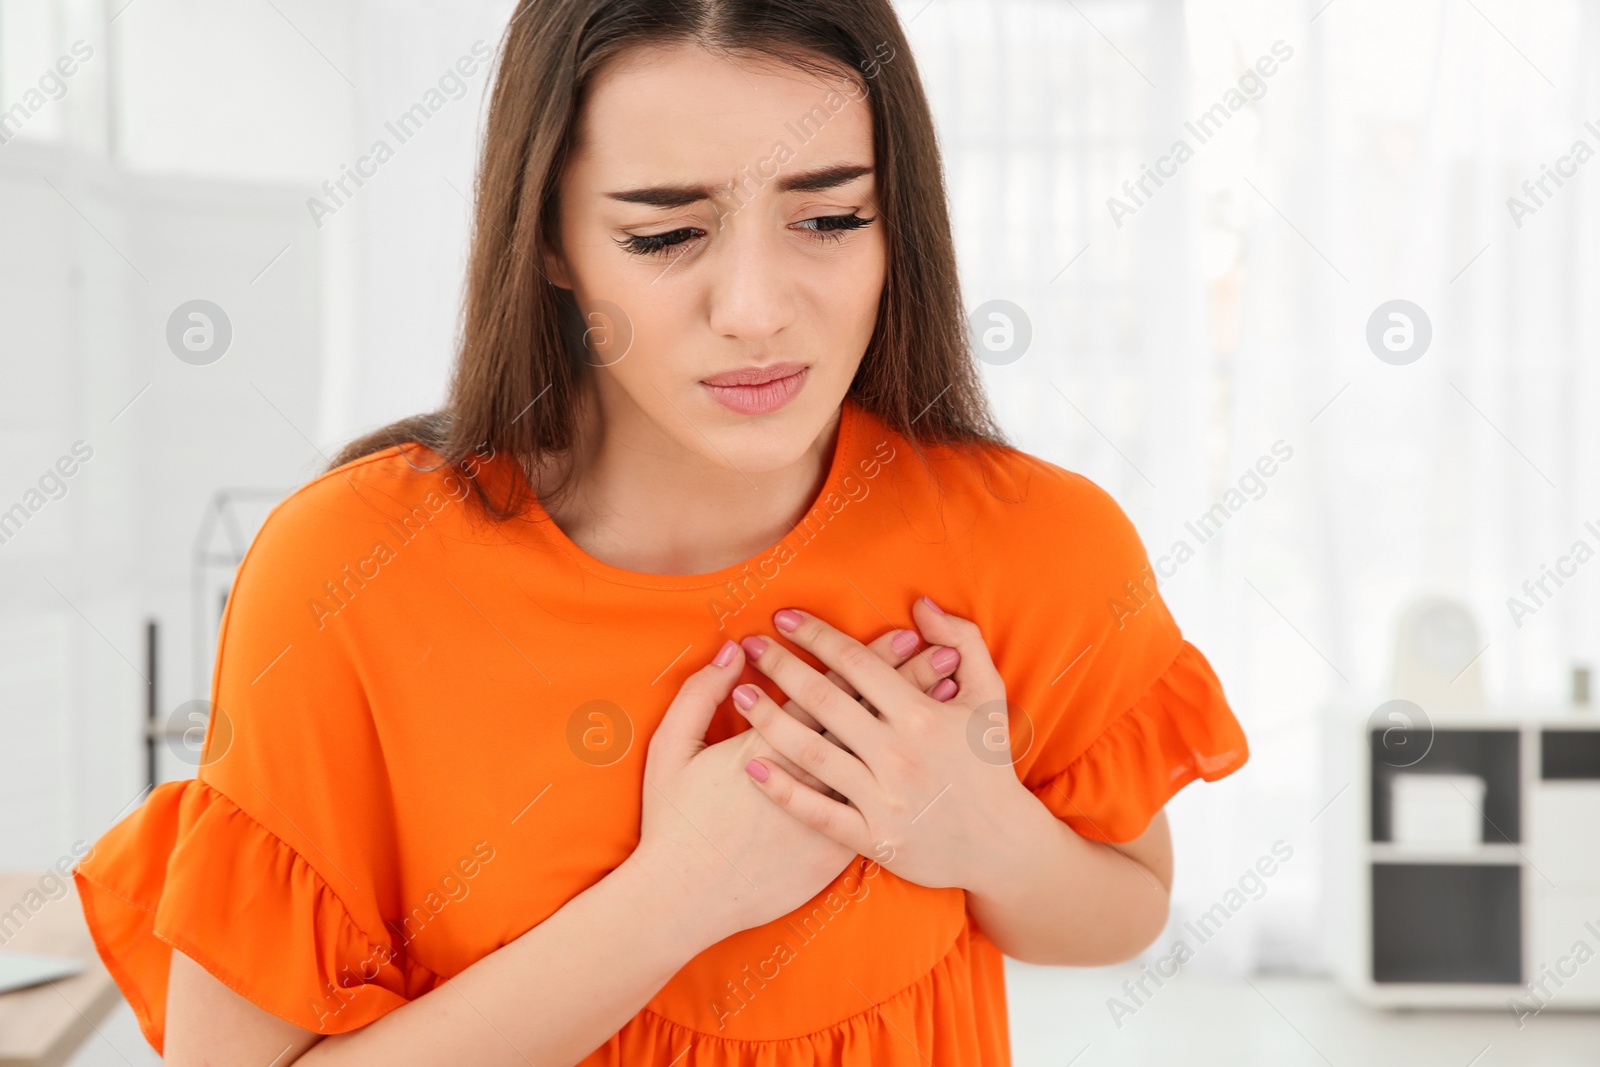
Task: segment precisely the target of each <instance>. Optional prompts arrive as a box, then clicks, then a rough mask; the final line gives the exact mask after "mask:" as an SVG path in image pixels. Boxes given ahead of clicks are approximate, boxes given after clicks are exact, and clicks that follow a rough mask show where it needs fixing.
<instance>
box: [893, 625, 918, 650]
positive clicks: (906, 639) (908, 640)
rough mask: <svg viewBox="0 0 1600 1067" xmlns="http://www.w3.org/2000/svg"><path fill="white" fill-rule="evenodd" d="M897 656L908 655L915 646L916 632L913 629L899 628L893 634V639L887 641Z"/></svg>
mask: <svg viewBox="0 0 1600 1067" xmlns="http://www.w3.org/2000/svg"><path fill="white" fill-rule="evenodd" d="M889 645H890V647H892V648H893V649H894V654H895V655H897V656H909V655H910V654H911V650H912V649H914V648H916V647H917V634H916V631H915V630H901V631H900V632H899V633H897V634H895V635H894V640H892V641H890V642H889Z"/></svg>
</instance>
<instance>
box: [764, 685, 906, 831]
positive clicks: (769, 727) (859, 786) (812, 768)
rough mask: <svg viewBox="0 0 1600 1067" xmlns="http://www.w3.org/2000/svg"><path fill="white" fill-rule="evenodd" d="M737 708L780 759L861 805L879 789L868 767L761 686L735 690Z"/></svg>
mask: <svg viewBox="0 0 1600 1067" xmlns="http://www.w3.org/2000/svg"><path fill="white" fill-rule="evenodd" d="M823 684H824V685H827V684H828V683H827V682H824V683H823ZM733 706H734V707H735V708H737V709H738V710H739V713H740V714H742V715H743V716H744V717H745V718H746V719H749V720H750V725H751V726H754V727H755V728H756V729H757V730H760V731H761V736H762V737H763V738H765V739H766V742H767V744H769V745H771V746H772V747H773V749H774V750H775V751H776V752H778V754H779V755H782V756H784V757H786V758H787V759H789V760H790V761H791V762H792V763H793V764H794V765H795V766H797V767H799V768H800V769H801V770H804V771H807V772H808V773H810V774H813V775H815V776H816V777H817V778H818V779H820V780H821V781H822V782H824V783H826V785H827V786H828V787H829V788H832V789H836V790H838V791H839V792H840V793H842V794H843V795H844V796H846V797H849V798H850V799H851V800H854V801H855V802H856V803H857V804H862V803H864V802H865V801H866V799H867V798H868V795H869V791H870V790H871V789H872V787H873V786H874V785H875V782H874V780H873V777H872V772H871V771H869V770H868V769H867V767H866V765H865V764H864V763H862V762H861V761H860V760H859V759H857V758H856V757H855V756H852V755H850V754H848V753H846V752H844V751H843V750H842V749H840V748H839V746H837V745H834V744H830V743H829V742H828V740H827V739H826V738H824V737H823V736H822V735H821V734H820V733H818V732H817V731H816V730H813V729H811V728H810V727H809V726H804V725H802V724H801V723H800V722H799V721H798V720H796V719H795V717H794V716H792V715H790V714H789V713H788V712H786V711H784V710H783V709H782V708H780V707H778V705H777V703H776V702H775V701H774V700H773V699H772V698H771V697H769V696H767V694H766V693H764V692H762V691H761V687H760V686H757V685H750V684H748V683H747V684H745V685H741V686H738V687H737V688H735V689H734V691H733Z"/></svg>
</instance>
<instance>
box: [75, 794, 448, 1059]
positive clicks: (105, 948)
mask: <svg viewBox="0 0 1600 1067" xmlns="http://www.w3.org/2000/svg"><path fill="white" fill-rule="evenodd" d="M75 877H76V884H77V889H78V896H79V899H80V901H81V902H82V905H83V910H84V915H85V918H86V919H87V922H88V925H89V929H90V931H91V932H92V933H93V935H94V941H95V946H96V948H97V949H98V950H99V953H100V956H101V958H102V959H103V960H104V961H105V964H106V968H107V970H108V971H110V973H111V975H112V977H113V978H114V979H115V980H116V983H117V985H118V986H119V987H120V988H121V989H122V991H123V994H124V995H125V996H126V997H127V1000H128V1003H129V1005H130V1006H131V1007H132V1008H133V1013H134V1016H135V1017H136V1018H137V1019H138V1021H139V1027H140V1030H141V1031H142V1032H143V1033H144V1036H145V1039H146V1040H147V1041H149V1042H150V1044H151V1046H152V1047H154V1048H155V1049H156V1051H157V1052H161V1051H163V1049H164V1045H165V1036H166V1035H165V1021H166V995H167V974H168V968H169V967H170V966H171V963H172V950H173V949H177V950H179V951H180V952H182V953H183V954H184V955H186V956H188V957H189V958H191V959H193V960H194V961H195V962H197V963H199V964H200V965H201V966H202V967H204V968H205V969H206V970H208V971H210V972H211V973H212V974H213V975H215V976H216V977H217V978H218V979H219V980H221V981H222V983H223V984H224V985H226V986H227V987H228V988H230V989H232V990H233V991H234V992H236V993H238V994H239V995H240V996H242V997H244V998H245V999H246V1000H249V1001H251V1002H252V1003H255V1004H257V1005H259V1006H261V1007H263V1008H265V1009H266V1010H268V1011H270V1012H272V1013H273V1014H274V1015H277V1016H278V1017H280V1018H282V1019H286V1020H288V1021H289V1022H291V1023H294V1024H295V1025H296V1026H299V1027H302V1028H304V1029H306V1030H312V1031H317V1032H321V1033H342V1032H344V1031H346V1030H352V1029H355V1028H357V1027H360V1026H365V1025H366V1024H367V1023H370V1022H372V1021H373V1020H375V1019H377V1018H379V1017H380V1016H382V1015H384V1014H385V1013H387V1012H389V1011H391V1010H393V1009H394V1008H396V1007H398V1006H399V1005H400V1004H402V1003H404V1002H405V1001H406V1000H409V999H412V998H414V997H416V996H418V995H420V994H421V993H422V992H425V991H426V989H425V988H423V987H431V984H432V982H431V980H430V979H429V978H428V977H426V976H425V975H424V974H422V973H419V971H418V969H416V968H413V967H409V966H407V965H406V961H405V960H404V959H403V958H401V957H399V956H397V955H396V954H395V953H393V952H392V951H391V949H390V947H389V944H388V941H387V939H383V940H378V939H374V938H373V937H371V936H369V935H368V934H367V933H366V932H364V931H363V930H361V929H360V928H359V927H358V926H357V925H356V924H355V921H354V920H353V919H352V918H351V916H350V913H349V911H348V910H347V909H346V907H345V905H344V903H343V901H341V900H340V898H339V896H338V894H337V893H335V892H334V891H333V889H332V888H331V887H330V886H329V885H328V884H327V882H325V881H324V880H323V879H322V877H321V876H320V875H319V874H318V873H317V871H316V869H315V868H313V867H312V866H311V865H310V864H309V863H307V862H306V860H305V859H304V858H302V857H301V856H300V855H299V854H298V853H297V852H295V850H294V849H292V848H290V847H289V846H288V845H286V844H285V843H284V842H283V841H281V840H280V839H279V838H277V837H276V836H274V835H273V834H272V833H271V832H270V831H268V830H267V829H266V828H265V827H263V826H262V825H261V824H260V823H258V822H256V821H255V820H254V819H252V818H251V817H250V816H249V815H247V814H246V813H245V812H243V811H242V810H240V808H239V807H238V806H237V805H235V804H234V803H233V801H231V800H229V799H228V798H227V797H226V796H225V795H223V794H222V793H220V792H218V791H217V790H216V789H214V788H213V787H211V786H210V785H208V784H207V783H205V782H203V781H200V780H199V779H194V778H191V779H188V780H185V781H178V782H167V783H165V784H163V785H161V786H158V787H157V788H156V789H155V790H154V791H153V792H152V793H151V794H150V796H149V797H148V798H147V799H146V800H145V802H144V804H142V805H141V806H140V807H139V808H138V809H137V810H135V811H134V812H133V813H132V814H131V815H129V816H128V818H126V819H124V820H123V821H122V822H120V823H118V824H117V825H116V826H115V827H113V828H112V829H111V830H110V831H108V832H107V833H106V834H105V835H103V836H102V837H101V838H100V840H99V841H98V842H97V843H96V845H95V848H94V851H93V852H92V853H91V854H90V855H89V856H87V857H85V859H84V860H83V861H82V862H81V863H79V865H78V867H77V869H76V871H75Z"/></svg>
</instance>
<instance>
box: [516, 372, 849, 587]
mask: <svg viewBox="0 0 1600 1067" xmlns="http://www.w3.org/2000/svg"><path fill="white" fill-rule="evenodd" d="M859 413H860V411H859V408H858V407H857V405H856V402H855V401H854V400H852V399H851V398H850V397H849V396H846V397H845V398H844V400H843V401H842V402H841V404H840V409H839V425H838V428H837V431H836V433H835V436H834V444H833V459H832V461H831V462H830V463H829V464H828V474H827V477H826V478H824V479H823V482H822V488H821V489H819V490H817V493H816V495H815V496H813V497H812V498H811V499H810V500H808V501H807V502H806V506H805V510H804V511H802V512H801V513H800V519H799V521H798V522H796V523H795V524H794V525H793V526H791V527H789V529H787V530H785V531H784V532H783V536H781V537H780V538H778V540H776V541H774V542H773V543H772V544H770V545H768V546H766V547H765V548H763V549H762V550H761V551H759V552H757V553H756V554H755V555H753V556H750V557H749V558H748V559H742V560H740V561H739V562H738V563H735V564H732V565H731V566H727V567H723V568H721V569H720V570H715V571H707V572H704V573H701V574H651V573H649V572H648V571H631V570H628V569H626V568H623V567H617V566H613V565H612V564H610V563H606V562H605V561H604V560H600V559H596V558H595V557H594V556H591V555H590V554H589V553H588V552H586V551H584V550H583V549H582V548H581V547H579V545H578V544H577V542H575V541H573V540H572V538H570V537H568V536H567V532H566V531H565V530H563V529H562V528H561V527H560V526H559V525H557V523H556V521H555V520H554V519H553V518H551V517H550V513H549V512H547V511H546V510H545V509H544V502H543V501H541V500H540V499H539V497H538V494H537V493H534V494H530V500H531V502H530V503H529V505H528V508H527V512H526V514H527V517H528V518H529V519H531V520H532V521H534V522H536V523H540V524H541V525H540V528H541V529H542V530H543V531H544V533H545V535H546V536H547V537H548V538H549V539H550V541H551V543H552V544H554V545H555V546H556V547H557V548H558V549H560V550H561V552H562V553H563V554H565V555H566V556H568V557H570V558H571V559H572V561H573V562H574V563H576V564H577V565H578V566H580V567H582V568H583V569H584V570H586V571H588V572H589V573H591V574H594V575H596V576H597V577H600V578H604V579H605V580H606V581H609V582H615V583H617V584H618V585H631V586H635V587H638V588H642V589H705V588H708V587H710V586H715V585H722V584H723V583H725V582H727V581H728V580H730V579H731V578H734V577H735V576H737V575H739V574H741V573H743V572H744V571H745V570H747V569H748V568H750V567H752V566H754V565H755V564H756V563H758V562H759V561H760V560H762V559H764V558H766V557H767V556H769V555H771V554H772V551H773V550H774V549H776V548H777V547H778V546H779V545H781V544H783V542H785V541H787V540H789V538H790V536H791V535H792V534H794V532H795V531H796V530H798V529H800V527H801V526H802V525H803V524H804V523H805V521H806V519H807V517H808V516H810V514H811V512H812V511H813V510H815V509H816V508H817V506H818V505H819V504H821V503H822V501H824V500H826V499H827V497H828V494H829V493H833V492H836V491H837V490H838V488H839V483H840V481H841V480H842V479H843V478H844V475H845V473H846V471H847V470H848V464H849V462H850V451H851V444H852V442H853V440H854V437H855V429H856V420H857V418H858V416H859Z"/></svg>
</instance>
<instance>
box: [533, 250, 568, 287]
mask: <svg viewBox="0 0 1600 1067" xmlns="http://www.w3.org/2000/svg"><path fill="white" fill-rule="evenodd" d="M539 269H540V270H541V271H542V272H543V273H544V276H545V277H546V278H548V279H549V280H550V284H551V285H553V286H555V287H556V288H557V289H571V288H572V275H571V273H570V272H569V271H568V270H567V258H566V256H564V255H562V253H561V250H560V249H559V248H548V249H545V251H543V252H542V253H540V255H539Z"/></svg>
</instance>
